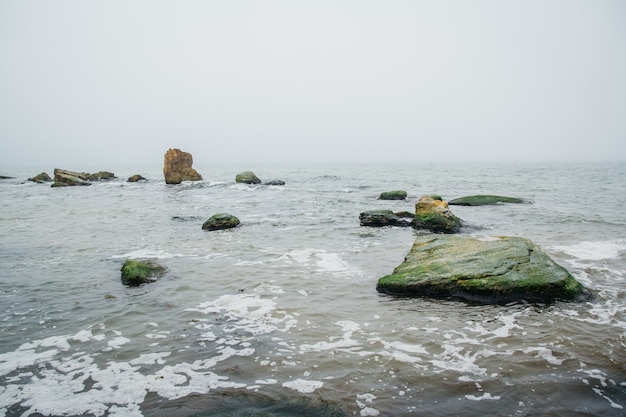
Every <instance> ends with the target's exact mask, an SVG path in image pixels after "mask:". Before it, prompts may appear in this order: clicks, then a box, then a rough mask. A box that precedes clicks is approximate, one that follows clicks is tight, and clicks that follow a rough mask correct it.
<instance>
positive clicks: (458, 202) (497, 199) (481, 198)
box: [448, 194, 526, 206]
mask: <svg viewBox="0 0 626 417" xmlns="http://www.w3.org/2000/svg"><path fill="white" fill-rule="evenodd" d="M525 202H526V201H525V200H522V199H521V198H515V197H504V196H500V195H483V194H478V195H469V196H466V197H461V198H455V199H454V200H450V201H448V204H449V205H455V206H484V205H490V204H499V203H514V204H520V203H525Z"/></svg>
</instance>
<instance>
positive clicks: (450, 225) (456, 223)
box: [413, 195, 462, 233]
mask: <svg viewBox="0 0 626 417" xmlns="http://www.w3.org/2000/svg"><path fill="white" fill-rule="evenodd" d="M461 226H462V222H461V219H459V218H458V217H456V216H455V215H454V214H452V212H451V211H450V209H449V208H448V203H446V202H445V201H441V200H436V199H434V198H433V197H431V196H428V195H424V196H422V197H420V199H419V201H418V202H417V203H416V204H415V221H414V224H413V227H415V228H416V229H426V230H429V231H431V232H434V233H458V232H459V231H460V230H461Z"/></svg>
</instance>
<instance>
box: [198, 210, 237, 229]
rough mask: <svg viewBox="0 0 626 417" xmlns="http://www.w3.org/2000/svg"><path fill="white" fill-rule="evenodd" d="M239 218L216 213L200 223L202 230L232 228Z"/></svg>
mask: <svg viewBox="0 0 626 417" xmlns="http://www.w3.org/2000/svg"><path fill="white" fill-rule="evenodd" d="M239 223H240V222H239V219H238V218H237V217H235V216H233V215H232V214H228V213H217V214H214V215H213V216H211V217H210V218H209V219H208V220H207V221H205V222H204V223H203V224H202V229H203V230H224V229H232V228H233V227H237V226H238V225H239Z"/></svg>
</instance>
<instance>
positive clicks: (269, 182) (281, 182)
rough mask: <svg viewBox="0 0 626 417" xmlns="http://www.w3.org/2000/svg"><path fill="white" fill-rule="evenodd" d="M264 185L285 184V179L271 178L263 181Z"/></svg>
mask: <svg viewBox="0 0 626 417" xmlns="http://www.w3.org/2000/svg"><path fill="white" fill-rule="evenodd" d="M263 184H264V185H285V181H283V180H269V181H263Z"/></svg>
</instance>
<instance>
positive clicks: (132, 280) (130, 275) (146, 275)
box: [122, 259, 166, 286]
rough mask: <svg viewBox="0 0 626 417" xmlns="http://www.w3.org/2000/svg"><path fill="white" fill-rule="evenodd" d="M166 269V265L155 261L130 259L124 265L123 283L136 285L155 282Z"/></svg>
mask: <svg viewBox="0 0 626 417" xmlns="http://www.w3.org/2000/svg"><path fill="white" fill-rule="evenodd" d="M165 271H166V270H165V268H164V267H162V266H161V265H159V264H157V263H155V262H151V261H137V260H133V259H128V260H127V261H126V262H124V265H123V266H122V283H124V284H125V285H130V286H136V285H141V284H146V283H149V282H154V281H156V278H157V277H159V276H161V275H163V274H164V273H165Z"/></svg>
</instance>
